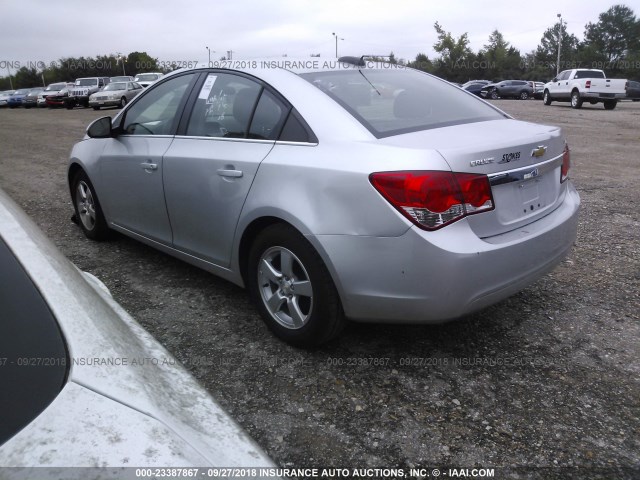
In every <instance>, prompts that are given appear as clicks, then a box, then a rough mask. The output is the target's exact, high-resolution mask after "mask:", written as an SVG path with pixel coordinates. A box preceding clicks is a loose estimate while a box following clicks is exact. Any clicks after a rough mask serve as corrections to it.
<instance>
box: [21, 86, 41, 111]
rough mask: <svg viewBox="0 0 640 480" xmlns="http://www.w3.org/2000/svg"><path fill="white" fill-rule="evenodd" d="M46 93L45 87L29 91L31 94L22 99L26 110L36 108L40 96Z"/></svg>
mask: <svg viewBox="0 0 640 480" xmlns="http://www.w3.org/2000/svg"><path fill="white" fill-rule="evenodd" d="M43 91H44V87H35V88H32V89H31V90H29V93H28V94H27V95H25V97H24V98H23V99H22V106H23V107H24V108H31V107H36V106H37V105H38V95H40V94H41V93H42V92H43Z"/></svg>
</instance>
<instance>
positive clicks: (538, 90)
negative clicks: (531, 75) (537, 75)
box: [533, 82, 544, 100]
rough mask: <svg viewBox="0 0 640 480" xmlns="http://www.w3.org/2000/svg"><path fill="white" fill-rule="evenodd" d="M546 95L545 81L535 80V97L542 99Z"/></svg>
mask: <svg viewBox="0 0 640 480" xmlns="http://www.w3.org/2000/svg"><path fill="white" fill-rule="evenodd" d="M543 97H544V83H543V82H533V98H535V99H536V100H542V99H543Z"/></svg>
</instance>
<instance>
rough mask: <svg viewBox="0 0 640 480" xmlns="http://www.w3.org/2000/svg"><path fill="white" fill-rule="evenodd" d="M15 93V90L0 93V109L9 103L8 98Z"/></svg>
mask: <svg viewBox="0 0 640 480" xmlns="http://www.w3.org/2000/svg"><path fill="white" fill-rule="evenodd" d="M15 92H16V91H15V90H5V91H3V92H0V107H6V106H7V102H8V101H9V97H10V96H11V95H13V94H14V93H15Z"/></svg>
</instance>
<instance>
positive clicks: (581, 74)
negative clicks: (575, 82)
mask: <svg viewBox="0 0 640 480" xmlns="http://www.w3.org/2000/svg"><path fill="white" fill-rule="evenodd" d="M573 78H604V72H598V71H595V70H578V71H577V72H576V74H575V75H574V76H573Z"/></svg>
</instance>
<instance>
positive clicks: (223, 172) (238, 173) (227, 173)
mask: <svg viewBox="0 0 640 480" xmlns="http://www.w3.org/2000/svg"><path fill="white" fill-rule="evenodd" d="M218 175H220V176H221V177H231V178H240V177H242V170H228V169H226V168H220V169H218Z"/></svg>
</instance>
